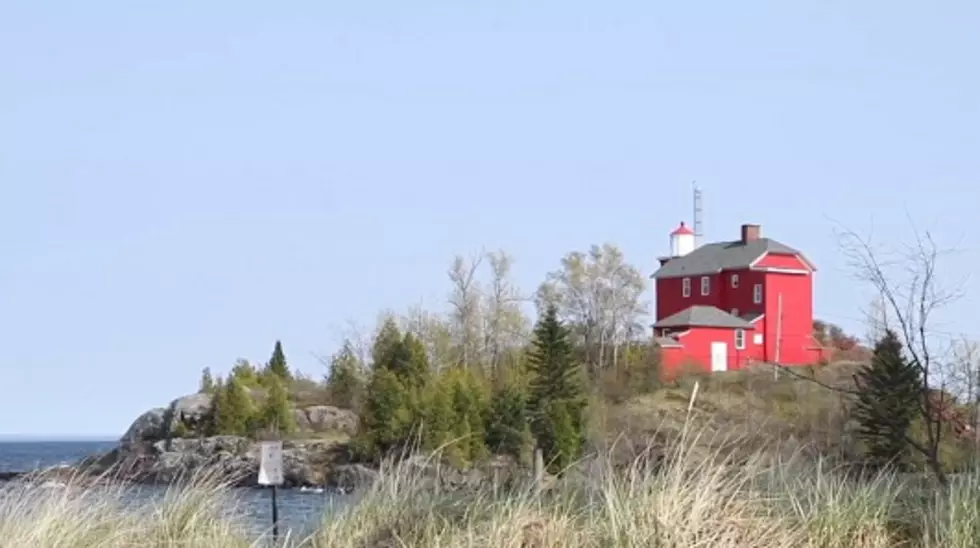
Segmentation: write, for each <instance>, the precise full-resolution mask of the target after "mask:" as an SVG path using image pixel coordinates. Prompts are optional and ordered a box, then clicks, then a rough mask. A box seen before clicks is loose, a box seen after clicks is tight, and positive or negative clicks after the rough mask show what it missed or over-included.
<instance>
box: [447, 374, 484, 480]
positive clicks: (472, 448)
mask: <svg viewBox="0 0 980 548" xmlns="http://www.w3.org/2000/svg"><path fill="white" fill-rule="evenodd" d="M449 378H450V380H451V387H452V396H453V414H454V424H455V427H454V428H453V433H454V434H455V435H456V437H457V438H460V439H459V442H458V444H459V447H460V451H459V452H460V455H461V456H462V457H463V458H465V459H467V461H470V462H472V461H475V460H478V459H480V458H481V457H483V456H485V455H486V453H487V446H486V416H487V411H488V408H489V401H488V395H487V393H486V390H485V388H486V387H485V385H484V384H483V382H482V379H480V378H478V377H477V376H476V375H475V374H474V373H473V370H472V369H470V368H464V367H456V368H453V369H452V370H450V372H449Z"/></svg>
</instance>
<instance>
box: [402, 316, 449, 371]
mask: <svg viewBox="0 0 980 548" xmlns="http://www.w3.org/2000/svg"><path fill="white" fill-rule="evenodd" d="M401 325H402V330H403V331H405V332H408V333H413V334H414V335H415V336H416V337H418V338H419V340H420V341H422V344H423V346H425V349H426V353H427V354H428V356H429V363H430V364H431V365H432V368H433V369H434V370H435V371H441V370H442V369H444V368H446V367H447V366H449V365H451V364H452V362H453V359H454V357H453V343H452V333H451V329H450V326H449V322H448V321H447V320H446V319H445V318H443V317H441V316H440V315H439V314H436V313H433V312H430V311H429V310H427V309H426V308H425V307H424V306H423V305H422V304H421V303H420V304H418V305H416V306H413V307H411V308H409V310H408V313H407V314H405V316H404V317H403V318H402V322H401Z"/></svg>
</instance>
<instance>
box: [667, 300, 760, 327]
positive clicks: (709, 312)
mask: <svg viewBox="0 0 980 548" xmlns="http://www.w3.org/2000/svg"><path fill="white" fill-rule="evenodd" d="M653 327H655V328H657V329H660V328H664V327H727V328H731V329H751V328H752V324H751V323H749V322H747V321H745V320H743V319H742V318H739V317H738V316H732V315H731V314H729V313H728V312H725V311H724V310H721V309H720V308H716V307H714V306H707V305H695V306H691V307H689V308H685V309H684V310H681V311H680V312H678V313H676V314H674V315H671V316H667V317H666V318H664V319H662V320H660V321H659V322H657V323H655V324H653Z"/></svg>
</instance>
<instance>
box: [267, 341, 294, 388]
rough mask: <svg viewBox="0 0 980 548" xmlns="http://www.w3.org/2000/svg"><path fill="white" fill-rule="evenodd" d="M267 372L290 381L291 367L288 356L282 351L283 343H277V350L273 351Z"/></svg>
mask: <svg viewBox="0 0 980 548" xmlns="http://www.w3.org/2000/svg"><path fill="white" fill-rule="evenodd" d="M266 370H267V371H268V372H270V373H272V374H274V375H276V376H277V377H279V378H280V379H282V380H289V379H290V378H291V375H290V374H289V365H288V364H287V363H286V354H285V353H283V351H282V343H281V342H279V341H276V346H275V348H273V349H272V357H271V358H269V363H268V364H267V365H266Z"/></svg>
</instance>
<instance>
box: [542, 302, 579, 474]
mask: <svg viewBox="0 0 980 548" xmlns="http://www.w3.org/2000/svg"><path fill="white" fill-rule="evenodd" d="M573 356H574V349H573V347H572V344H571V341H570V334H569V331H568V328H567V327H566V326H564V325H563V324H562V323H561V321H559V319H558V311H557V309H556V308H555V307H554V306H549V307H548V308H547V309H546V310H545V313H544V315H543V316H542V317H541V319H540V320H539V321H538V324H537V325H536V326H535V328H534V340H533V343H532V348H531V351H530V352H529V354H528V369H529V371H530V373H531V380H530V400H529V402H528V403H529V410H530V413H531V432H532V433H533V434H534V437H535V441H536V442H537V445H538V447H540V448H541V450H542V452H543V454H544V459H545V462H547V463H549V468H550V469H551V470H552V471H553V472H557V471H560V470H561V469H562V468H564V466H565V465H567V464H568V463H570V462H572V461H574V460H575V459H577V458H578V457H579V456H580V455H581V452H582V448H583V446H584V442H585V438H584V432H585V408H586V405H587V400H586V398H585V387H584V385H583V382H582V377H581V372H580V369H579V366H578V364H577V363H576V362H575V360H574V357H573Z"/></svg>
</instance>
